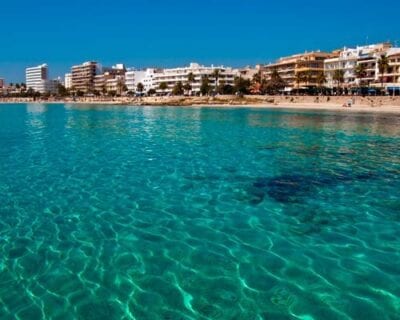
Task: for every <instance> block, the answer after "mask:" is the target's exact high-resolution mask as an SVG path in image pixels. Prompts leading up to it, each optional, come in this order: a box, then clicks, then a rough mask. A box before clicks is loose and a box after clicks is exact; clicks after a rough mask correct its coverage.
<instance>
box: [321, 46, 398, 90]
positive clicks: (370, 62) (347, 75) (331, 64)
mask: <svg viewBox="0 0 400 320" xmlns="http://www.w3.org/2000/svg"><path fill="white" fill-rule="evenodd" d="M390 47H391V45H390V44H389V43H380V44H372V45H367V46H358V47H356V48H344V49H343V50H341V51H340V53H339V56H338V57H336V58H331V59H326V60H325V61H324V72H325V77H326V80H327V86H328V87H330V88H333V87H335V86H337V85H338V84H337V82H336V81H334V80H333V78H334V74H335V71H336V70H342V71H343V78H344V82H343V84H341V86H343V87H347V88H350V87H355V86H360V85H361V82H363V83H373V82H377V81H378V80H379V71H378V63H377V61H378V59H379V58H380V55H381V54H385V53H386V52H387V51H388V50H389V49H390ZM359 64H361V65H364V67H365V71H366V75H365V77H363V78H362V79H358V78H357V75H356V72H355V71H356V67H357V65H359Z"/></svg>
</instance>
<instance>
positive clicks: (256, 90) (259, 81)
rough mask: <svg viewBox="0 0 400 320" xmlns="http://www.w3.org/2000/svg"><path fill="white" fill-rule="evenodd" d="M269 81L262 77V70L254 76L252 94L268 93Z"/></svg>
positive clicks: (251, 87) (251, 86)
mask: <svg viewBox="0 0 400 320" xmlns="http://www.w3.org/2000/svg"><path fill="white" fill-rule="evenodd" d="M266 87H267V81H266V80H265V79H264V77H263V76H262V71H261V69H260V70H259V71H258V72H257V73H255V74H254V75H253V79H252V80H251V85H250V93H252V94H264V93H265V92H266V89H267V88H266Z"/></svg>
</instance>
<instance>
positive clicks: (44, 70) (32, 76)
mask: <svg viewBox="0 0 400 320" xmlns="http://www.w3.org/2000/svg"><path fill="white" fill-rule="evenodd" d="M48 76H49V69H48V66H47V64H42V65H39V66H37V67H29V68H26V70H25V82H26V88H27V89H33V90H35V91H36V92H40V93H45V92H48V91H49V90H48Z"/></svg>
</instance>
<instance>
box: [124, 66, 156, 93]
mask: <svg viewBox="0 0 400 320" xmlns="http://www.w3.org/2000/svg"><path fill="white" fill-rule="evenodd" d="M162 72H163V69H154V68H148V69H146V70H128V71H127V72H126V73H125V84H126V87H127V89H128V92H129V91H130V92H136V91H137V85H138V84H139V83H141V84H143V93H146V92H148V91H149V90H150V89H154V85H153V80H154V77H155V76H156V75H158V74H160V73H162Z"/></svg>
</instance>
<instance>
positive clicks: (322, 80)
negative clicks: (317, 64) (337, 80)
mask: <svg viewBox="0 0 400 320" xmlns="http://www.w3.org/2000/svg"><path fill="white" fill-rule="evenodd" d="M315 80H316V82H317V85H318V88H319V90H320V92H322V87H323V85H324V84H325V82H326V77H325V73H324V72H323V71H319V72H318V74H317V77H316V79H315Z"/></svg>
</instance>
